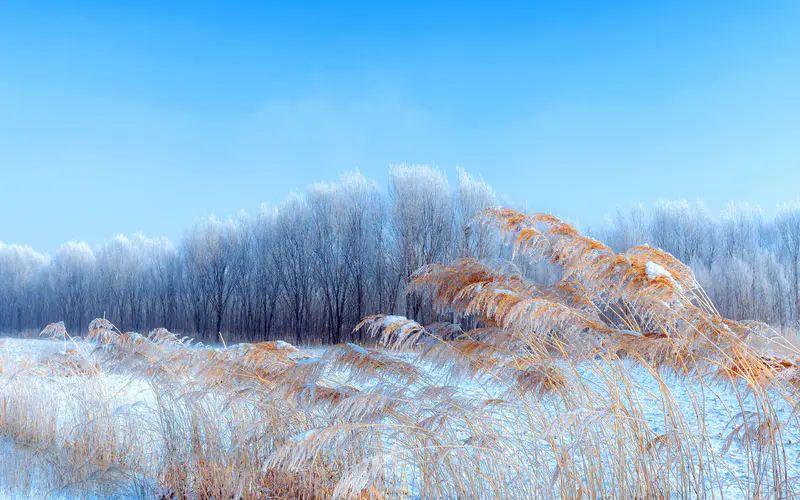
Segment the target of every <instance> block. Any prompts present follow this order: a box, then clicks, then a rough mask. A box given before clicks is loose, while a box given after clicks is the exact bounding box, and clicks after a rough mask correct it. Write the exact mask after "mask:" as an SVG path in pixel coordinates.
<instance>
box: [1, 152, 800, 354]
mask: <svg viewBox="0 0 800 500" xmlns="http://www.w3.org/2000/svg"><path fill="white" fill-rule="evenodd" d="M498 202H499V199H498V196H497V194H496V193H495V191H494V190H493V189H492V188H491V187H490V186H489V185H488V184H486V183H485V182H484V181H483V180H481V179H476V178H474V177H472V176H470V175H469V174H467V173H466V172H465V171H463V170H461V169H459V170H458V175H457V178H456V182H455V183H454V184H453V185H451V183H450V182H449V180H448V178H447V176H446V175H445V174H444V173H443V172H442V171H440V170H438V169H435V168H432V167H427V166H397V167H392V168H391V169H390V171H389V185H388V189H387V190H386V191H384V190H381V189H380V188H379V187H378V186H377V185H376V184H375V183H374V182H371V181H369V180H367V179H366V178H364V177H363V176H361V175H360V174H358V173H349V174H346V175H344V176H342V178H341V179H340V180H339V181H338V182H330V183H320V184H315V185H312V186H310V187H309V188H308V189H307V190H306V191H305V192H304V193H301V194H293V195H291V196H290V197H289V198H288V199H287V200H285V201H284V202H283V203H281V204H279V205H277V206H266V205H265V206H262V209H261V211H260V212H259V213H258V214H256V215H241V216H239V217H238V218H235V219H229V220H219V219H217V218H214V217H209V218H207V219H204V220H202V221H199V222H198V223H196V224H195V225H194V226H193V227H192V228H190V229H189V231H187V233H186V234H185V236H184V237H183V239H182V240H181V241H180V243H179V244H177V245H174V244H173V243H172V242H171V241H169V240H167V239H165V238H146V237H144V236H142V235H135V236H133V237H126V236H122V235H120V236H117V237H115V238H113V239H111V240H109V241H107V242H106V243H104V244H102V245H100V246H99V247H97V248H94V249H92V248H90V247H89V246H88V245H87V244H86V243H79V242H70V243H67V244H65V245H63V246H61V247H60V248H59V249H58V250H57V251H56V253H55V255H54V256H53V257H52V258H50V257H49V256H46V255H44V254H42V253H40V252H37V251H35V250H33V249H31V248H30V247H23V246H19V245H7V244H2V243H0V331H3V332H6V333H17V332H23V331H36V330H38V329H41V328H42V326H43V325H45V324H47V323H49V322H52V321H57V320H63V321H64V322H65V323H66V325H67V327H68V329H69V331H70V332H71V333H73V334H75V335H80V334H81V333H83V330H84V329H85V328H86V325H87V324H88V322H89V321H90V320H91V319H93V318H94V317H98V316H105V317H106V318H108V319H109V320H111V322H112V323H114V324H115V325H117V326H118V327H119V328H120V329H122V330H134V331H140V332H146V331H148V330H150V329H152V328H155V327H165V328H167V329H169V330H171V331H175V332H179V333H182V334H185V335H189V336H192V337H195V338H197V339H200V340H204V341H209V342H217V341H219V340H220V337H219V335H220V333H221V334H222V337H223V338H224V339H225V340H227V341H240V340H262V339H275V338H282V339H287V340H290V341H293V342H299V343H315V342H320V343H337V342H341V341H345V340H353V339H354V335H358V334H353V333H352V329H353V327H354V325H355V324H356V323H357V322H358V321H360V319H362V318H363V317H364V316H367V315H370V314H376V313H396V314H402V315H404V316H408V317H410V318H414V319H416V320H418V321H421V322H423V323H425V322H430V321H436V320H447V319H452V318H439V317H437V315H436V314H435V312H434V311H433V310H431V309H430V307H429V306H428V305H427V304H426V303H425V302H424V301H422V300H421V299H420V298H419V297H416V296H414V295H413V294H406V287H407V285H408V283H409V280H410V278H411V275H412V273H413V272H414V271H415V270H416V269H418V268H419V267H421V266H423V265H425V264H431V263H436V262H447V261H450V260H452V259H455V258H459V257H474V258H480V259H509V260H513V261H514V262H515V264H516V265H517V267H518V268H519V270H520V272H521V273H523V274H525V275H526V276H529V277H533V278H534V279H536V280H538V281H543V282H551V281H554V280H555V279H557V278H558V276H557V271H555V268H551V267H548V266H546V265H544V266H543V265H535V266H534V265H532V264H530V263H529V262H526V261H525V259H522V258H520V257H519V256H517V257H513V258H512V255H511V253H510V249H509V248H508V247H507V246H505V245H503V244H502V242H500V241H499V240H498V239H497V237H496V236H495V235H494V234H493V233H491V232H490V231H488V230H487V229H486V228H483V227H480V226H476V225H474V224H472V223H471V222H472V219H473V217H474V216H475V214H477V213H478V212H480V211H481V210H483V209H485V208H487V207H491V206H496V205H498ZM591 233H592V234H593V235H594V236H596V237H598V238H600V239H602V240H603V241H605V242H607V243H608V244H610V246H611V247H612V248H614V249H615V250H624V249H626V248H627V247H630V246H633V245H636V244H641V243H649V244H652V245H655V246H658V247H660V248H662V249H664V250H666V251H668V252H671V253H673V254H674V255H675V256H676V257H678V258H679V259H681V260H683V261H685V262H687V263H689V264H690V265H691V266H692V267H693V269H695V272H696V274H697V278H698V281H699V282H700V283H701V284H702V285H703V286H704V287H705V288H706V290H707V291H708V292H709V295H710V296H711V298H712V299H713V300H714V301H715V303H716V304H717V306H718V308H719V309H720V312H721V313H722V314H724V315H726V316H730V317H732V318H736V319H758V320H762V321H766V322H769V323H771V324H774V325H792V324H795V323H796V322H797V320H798V312H799V311H800V295H798V278H800V277H799V276H798V258H799V257H800V206H798V205H787V206H784V207H782V208H781V210H780V211H779V213H778V214H777V215H776V216H775V217H765V216H764V214H763V212H762V211H761V210H760V209H758V208H757V207H752V206H746V205H732V206H731V207H730V208H729V209H728V210H726V211H725V212H724V213H723V214H722V215H721V216H720V217H716V218H715V217H712V216H711V215H710V214H709V213H708V211H707V210H706V209H705V208H704V207H703V206H702V204H694V205H692V204H688V203H686V202H683V201H681V202H662V203H659V204H657V205H656V206H654V207H653V208H652V209H650V210H648V209H645V208H644V207H643V206H641V205H635V206H633V207H631V208H630V209H627V210H620V211H619V212H618V213H616V214H615V215H613V216H610V217H608V220H607V223H606V224H605V225H604V226H603V227H600V228H597V229H596V230H594V231H591ZM355 340H362V339H359V338H356V339H355Z"/></svg>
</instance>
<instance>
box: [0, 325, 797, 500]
mask: <svg viewBox="0 0 800 500" xmlns="http://www.w3.org/2000/svg"><path fill="white" fill-rule="evenodd" d="M352 348H353V349H354V350H356V352H361V350H362V348H361V347H358V346H353V347H352ZM71 349H72V350H75V349H77V350H85V352H86V353H89V352H91V351H92V349H94V345H93V344H91V343H89V342H84V341H78V342H63V341H53V340H19V339H3V340H0V363H1V364H2V366H3V375H2V378H0V380H2V385H0V395H4V394H6V393H7V392H8V391H11V390H13V389H14V384H15V381H14V376H13V375H11V376H10V375H9V374H13V373H14V371H15V369H16V368H18V367H20V366H25V365H29V364H35V363H37V362H42V361H45V360H47V359H48V358H51V357H53V356H57V355H59V354H63V353H65V352H66V351H68V350H71ZM305 352H307V353H308V354H309V355H311V356H315V357H319V356H322V355H323V354H324V352H325V349H324V348H309V349H305ZM365 352H366V351H365ZM398 356H400V357H401V358H402V359H404V360H406V361H410V362H412V363H414V362H415V360H416V357H415V355H413V354H401V355H398ZM421 368H423V370H424V371H425V373H426V374H428V375H429V376H431V377H432V378H439V379H441V380H442V382H443V383H446V382H447V380H446V375H445V374H444V373H440V372H437V371H436V370H432V369H431V368H430V367H426V366H424V365H423V366H421ZM625 372H626V373H627V374H628V375H629V376H630V377H632V379H633V380H635V386H636V387H637V391H638V392H637V394H636V395H635V399H636V400H638V401H639V402H640V404H641V406H642V409H643V412H642V413H643V415H644V418H645V420H646V422H647V424H648V427H649V428H650V429H651V430H652V431H653V432H654V433H656V434H660V433H666V432H668V431H669V429H664V428H663V427H664V425H665V418H664V412H665V410H664V408H663V407H662V402H661V400H660V398H659V396H658V395H659V394H661V392H662V391H663V388H661V387H659V386H658V382H657V380H656V379H655V378H654V377H653V376H651V375H650V374H648V373H647V372H646V371H645V370H644V369H643V368H641V367H638V366H635V365H633V364H630V365H629V366H628V365H626V366H625ZM597 374H598V372H597V370H596V368H595V369H589V368H587V369H586V370H585V371H582V372H580V373H579V375H580V377H582V378H583V382H584V383H585V384H586V385H587V386H589V387H592V388H594V389H595V390H596V391H597V392H598V393H602V392H603V391H604V390H605V389H604V388H605V387H607V384H608V381H607V380H599V379H598V376H597ZM664 380H666V381H667V382H668V383H669V391H670V393H671V395H672V397H673V398H674V400H675V402H676V403H677V405H676V408H677V409H678V410H679V411H681V412H682V413H683V420H685V421H686V422H687V423H688V424H689V425H690V426H694V425H696V423H697V419H696V417H695V414H694V411H693V408H694V407H695V404H696V402H697V401H698V394H701V396H700V401H701V402H702V405H703V410H702V411H703V412H704V416H705V418H704V425H705V433H706V434H707V436H708V437H709V442H710V444H711V446H712V447H713V448H714V455H715V457H717V459H718V463H716V464H715V466H716V467H717V469H718V470H719V471H720V473H719V475H720V476H721V477H722V484H721V485H720V489H721V490H722V492H723V494H724V496H725V498H746V497H747V492H748V485H752V484H753V481H754V478H753V477H750V476H749V474H748V466H747V464H748V461H747V456H746V454H745V451H744V450H743V449H741V448H739V447H737V446H735V445H734V446H731V447H730V449H728V450H727V451H723V450H724V449H725V444H726V443H725V442H726V438H727V436H728V435H729V434H730V432H731V430H732V422H733V421H734V418H735V416H736V415H739V414H741V413H742V409H744V411H751V410H754V409H755V408H754V407H753V406H752V405H753V402H752V401H751V400H748V399H747V397H745V398H744V399H741V398H740V397H737V395H736V394H735V393H734V392H733V391H731V390H729V389H727V388H723V387H718V388H717V387H714V386H713V385H712V386H703V385H701V384H694V383H691V382H687V381H686V380H677V379H675V380H672V379H670V378H669V377H665V378H664ZM40 383H41V384H42V385H41V391H42V392H41V394H42V397H43V398H48V399H47V401H46V402H45V404H44V405H43V406H44V407H45V408H49V409H51V410H50V411H52V412H56V413H58V412H59V411H62V409H63V408H67V407H68V406H69V404H68V403H69V401H67V400H68V399H69V398H74V397H75V396H76V392H74V391H73V390H72V389H73V388H74V389H75V391H84V392H81V397H85V398H87V400H88V401H91V400H92V398H97V400H98V401H99V400H100V399H102V400H103V401H104V403H103V404H105V405H107V406H108V407H107V408H106V409H105V410H104V411H105V412H106V413H107V414H109V415H117V414H119V413H120V412H121V411H122V410H124V412H125V415H126V418H132V417H134V416H137V415H138V416H141V417H142V418H149V417H151V416H152V415H154V414H155V413H156V412H155V410H154V409H153V407H154V406H155V404H156V403H155V394H154V392H153V389H152V386H151V385H150V384H148V383H147V382H146V381H142V380H141V379H139V378H136V377H131V376H128V375H125V374H118V373H104V374H103V375H102V376H101V377H99V380H96V381H95V382H93V385H92V386H91V387H89V388H86V387H83V386H81V387H80V388H77V384H78V383H79V382H75V384H76V385H75V387H73V386H72V385H71V384H72V382H71V381H69V380H66V381H64V380H60V381H59V382H58V384H56V385H53V386H52V387H50V386H48V383H47V377H44V378H43V380H42V381H41V382H40ZM487 387H490V386H488V385H487V384H484V383H479V382H478V381H464V382H461V388H462V389H463V390H464V391H466V392H470V391H473V392H481V391H483V392H484V393H486V391H487ZM488 390H491V389H488ZM86 391H89V392H88V393H87V392H86ZM91 391H95V392H91ZM487 396H489V397H500V392H499V388H498V393H497V394H487ZM109 402H110V403H109ZM773 403H774V404H775V406H776V412H777V414H778V416H779V417H781V420H782V421H783V422H786V423H787V425H786V426H785V427H784V428H783V429H782V439H783V445H784V450H785V453H786V463H788V464H790V466H800V430H799V429H798V428H797V426H796V424H795V422H796V420H793V419H789V415H790V414H791V412H792V410H793V408H791V407H790V406H789V405H788V404H787V403H786V402H785V401H783V400H781V399H780V398H777V397H776V398H775V399H774V401H773ZM109 405H110V406H109ZM543 408H544V411H548V409H547V406H546V405H545V406H544V407H543ZM594 410H595V409H593V408H586V409H585V411H587V412H590V411H594ZM669 411H673V410H669ZM73 418H76V416H75V415H68V414H67V413H58V415H57V418H56V419H55V422H56V424H57V425H60V426H69V425H74V422H73V421H72V420H71V419H73ZM304 438H305V436H304V435H298V439H304ZM132 439H138V440H145V439H148V436H146V435H145V434H142V435H139V436H135V437H132ZM57 469H58V464H54V463H52V457H45V456H43V455H41V454H40V453H37V449H36V447H31V446H27V445H25V446H23V445H20V444H19V443H17V442H15V441H14V440H13V439H11V438H9V437H8V436H3V437H1V438H0V498H43V497H44V496H45V495H46V496H47V497H48V498H69V497H71V496H72V495H73V494H74V490H70V489H66V490H64V491H53V490H52V489H49V488H48V487H47V486H46V485H50V484H53V479H54V478H53V477H52V475H53V474H56V473H57V472H58V470H57ZM789 474H790V476H797V471H796V470H790V471H789ZM43 488H44V489H43ZM131 491H133V490H131ZM98 496H102V495H100V494H98ZM130 496H136V494H135V493H130Z"/></svg>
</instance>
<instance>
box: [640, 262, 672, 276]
mask: <svg viewBox="0 0 800 500" xmlns="http://www.w3.org/2000/svg"><path fill="white" fill-rule="evenodd" d="M644 270H645V272H646V273H647V279H649V280H654V279H656V278H660V277H662V276H666V277H667V278H671V277H672V275H671V274H670V273H669V271H667V270H666V269H664V267H663V266H660V265H658V264H656V263H655V262H653V261H652V260H648V261H647V264H645V265H644Z"/></svg>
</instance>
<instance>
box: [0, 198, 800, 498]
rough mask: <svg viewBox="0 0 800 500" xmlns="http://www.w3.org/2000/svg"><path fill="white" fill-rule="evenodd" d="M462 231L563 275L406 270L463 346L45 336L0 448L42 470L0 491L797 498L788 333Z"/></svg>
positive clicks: (534, 224) (511, 230) (396, 336)
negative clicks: (536, 279) (52, 348)
mask: <svg viewBox="0 0 800 500" xmlns="http://www.w3.org/2000/svg"><path fill="white" fill-rule="evenodd" d="M476 223H483V224H489V225H492V226H494V227H496V228H498V229H499V231H500V233H501V235H502V236H503V237H505V238H507V239H508V240H509V242H510V243H511V244H512V245H513V246H514V248H515V251H517V252H520V253H523V254H525V255H526V256H527V257H529V258H531V259H533V260H548V261H550V262H553V263H555V264H557V265H559V266H560V267H561V269H562V271H563V273H562V278H561V280H560V281H558V282H556V283H555V284H553V285H550V286H542V285H539V284H536V283H532V282H530V281H529V280H527V279H525V278H524V277H523V276H521V275H520V273H518V272H517V271H516V269H515V268H514V267H513V266H512V265H510V264H505V263H487V262H482V261H476V260H472V259H462V260H458V261H456V262H453V263H450V264H442V265H434V266H430V267H427V268H424V269H421V270H419V271H418V272H417V274H416V275H415V280H414V293H420V294H424V295H425V296H426V297H428V298H429V300H430V301H431V302H432V303H433V304H434V306H435V307H436V308H437V309H438V310H440V311H441V312H442V313H447V314H449V315H451V316H452V317H454V318H461V319H464V318H468V319H469V322H467V323H468V324H477V325H478V328H474V329H471V330H467V331H464V330H463V329H462V327H461V326H460V325H459V324H442V323H439V324H434V325H428V326H423V325H419V324H417V323H415V322H413V321H411V320H408V319H406V318H402V317H394V316H375V317H370V318H366V319H365V320H364V321H363V322H362V323H361V325H359V328H363V329H366V331H367V332H368V333H369V334H370V335H372V336H374V337H376V338H377V340H378V346H379V347H377V348H365V347H362V346H358V345H353V344H343V345H338V346H333V347H330V348H328V349H327V350H325V351H324V353H323V354H321V355H320V356H319V357H315V356H313V353H309V352H303V351H299V350H297V349H296V348H294V347H292V346H290V345H288V344H285V343H283V342H264V343H259V344H239V345H235V346H230V347H227V348H225V349H210V348H207V347H205V346H202V345H194V344H192V343H191V342H190V341H188V340H187V339H180V338H177V337H176V336H175V335H173V334H171V333H170V332H167V331H166V330H163V329H162V330H157V331H154V332H152V333H151V334H150V335H148V336H147V337H143V336H140V335H138V334H136V333H122V332H119V331H117V330H116V329H115V328H114V327H113V325H111V324H110V323H108V322H107V321H105V320H95V321H93V322H92V324H91V325H90V328H89V330H90V332H89V335H88V336H87V339H86V340H74V339H72V340H70V339H69V336H68V335H67V334H66V332H62V331H61V329H59V328H58V327H57V325H56V326H50V327H48V328H49V329H48V330H47V333H48V334H49V335H50V336H54V337H63V338H64V340H63V341H62V344H61V345H62V346H63V347H64V348H63V349H59V350H58V351H57V352H54V353H51V354H49V355H45V356H43V357H42V358H41V359H36V360H31V359H5V360H3V363H2V366H3V372H2V374H0V384H1V385H0V434H2V435H3V436H5V437H6V438H8V439H9V440H10V441H11V443H13V446H14V447H15V449H16V450H20V449H24V450H26V456H30V457H32V458H30V463H31V464H33V465H31V467H32V468H38V469H39V470H42V471H44V472H42V474H41V477H40V478H38V479H35V480H31V479H30V478H28V479H26V480H24V481H23V480H22V479H20V478H19V477H16V476H15V479H14V480H15V481H17V483H20V482H21V483H24V484H26V485H27V487H28V488H29V491H33V489H35V488H38V490H42V489H44V490H46V491H51V492H56V493H58V492H66V493H68V494H70V495H74V494H81V495H84V496H90V497H91V496H99V497H103V496H111V495H120V496H128V497H130V496H133V497H136V496H138V497H143V498H151V497H161V498H209V499H210V498H231V499H240V498H241V499H260V498H362V499H368V498H370V499H371V498H447V499H449V498H453V499H455V498H498V499H500V498H502V499H505V498H563V497H571V498H580V497H584V496H586V497H591V498H698V497H708V498H717V497H720V498H722V497H731V496H732V497H737V496H744V497H748V498H790V497H792V496H795V495H797V494H798V493H800V492H799V491H798V486H796V484H797V470H796V468H795V467H796V458H797V457H796V454H794V455H793V453H796V451H794V450H793V449H792V448H791V446H792V445H791V444H790V442H791V441H792V440H793V439H796V435H797V425H798V421H797V417H798V415H797V412H796V411H794V409H795V408H797V403H798V390H799V389H800V370H799V369H798V361H797V360H798V349H797V348H796V346H797V343H796V338H797V337H796V335H793V334H792V335H790V334H788V332H775V331H773V330H771V329H770V328H769V327H768V326H767V325H763V324H759V323H753V322H734V321H730V320H727V319H725V318H722V317H721V316H720V315H719V314H718V313H717V312H716V310H715V308H714V305H713V304H712V303H711V301H710V300H709V299H708V297H707V296H706V294H705V293H704V292H703V290H702V289H701V288H700V287H699V286H698V285H697V283H696V280H695V279H694V275H693V274H692V271H691V270H690V269H689V268H688V267H686V266H685V265H684V264H682V263H681V262H679V261H677V260H676V259H675V258H674V257H672V256H671V255H669V254H666V253H664V252H662V251H659V250H657V249H654V248H651V247H636V248H633V249H631V250H629V251H627V252H625V253H624V254H615V253H613V252H611V251H610V250H609V249H608V247H606V246H605V245H603V244H602V243H600V242H597V241H595V240H592V239H590V238H586V237H583V236H581V235H580V234H578V233H577V232H576V231H575V230H574V229H573V228H571V227H570V226H569V225H567V224H565V223H564V222H562V221H560V220H558V219H556V218H554V217H552V216H548V215H545V214H534V215H522V214H519V213H516V212H513V211H510V210H500V209H497V210H490V211H487V212H485V213H484V214H482V215H481V216H480V217H479V219H478V220H477V221H476ZM467 323H464V324H467ZM720 419H723V420H724V423H723V424H721V427H720V424H719V420H720ZM5 466H6V467H11V464H5ZM9 481H10V479H9ZM17 486H18V487H19V484H17Z"/></svg>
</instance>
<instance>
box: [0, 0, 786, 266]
mask: <svg viewBox="0 0 800 500" xmlns="http://www.w3.org/2000/svg"><path fill="white" fill-rule="evenodd" d="M123 3H125V4H127V5H126V6H125V7H123V6H122V4H123ZM275 4H277V2H274V3H273V2H252V3H247V2H243V1H242V2H227V1H220V2H203V1H198V0H194V1H186V2H183V1H169V2H164V1H147V0H145V1H138V2H105V1H97V2H88V1H72V2H55V1H54V2H37V1H32V0H26V1H14V0H0V241H5V242H7V243H22V244H29V245H33V246H34V247H36V248H38V249H41V250H44V251H46V252H50V253H52V252H53V251H54V250H55V249H56V248H57V247H58V245H59V244H61V243H63V242H65V241H67V240H70V239H76V240H86V241H88V242H89V243H90V244H96V243H99V242H101V241H103V240H105V239H107V238H109V237H111V236H113V235H115V234H117V233H120V232H124V233H133V232H137V231H142V232H144V233H145V234H146V235H148V236H159V235H164V236H168V237H170V238H173V239H179V238H180V236H181V235H182V234H183V232H184V230H185V229H186V228H187V227H188V226H189V225H190V224H191V223H192V222H193V221H194V220H195V219H196V218H197V217H201V216H204V215H207V214H208V213H211V212H214V213H215V214H216V215H217V216H220V217H227V216H228V215H233V214H236V212H237V211H238V210H239V209H245V210H248V211H251V212H252V211H255V210H256V209H257V207H258V205H259V203H260V202H262V201H268V202H277V201H280V200H281V199H283V198H284V197H285V196H286V194H287V193H288V192H289V191H291V190H302V189H304V188H305V186H306V185H308V184H309V183H312V182H315V181H322V180H332V179H336V178H338V176H339V174H340V173H342V172H344V171H347V170H352V169H359V170H360V171H361V172H362V173H363V174H365V175H366V176H367V177H370V178H373V179H375V180H376V181H378V183H379V184H380V185H385V184H386V180H387V167H388V165H389V164H393V163H403V162H408V163H428V164H435V165H438V166H440V167H442V168H444V169H446V170H447V171H448V172H449V173H450V174H451V176H452V177H454V175H453V174H454V173H455V167H456V166H457V165H461V166H464V167H465V168H466V169H467V170H468V171H469V172H471V173H473V174H475V175H480V176H482V177H483V178H484V179H485V180H487V181H488V182H489V183H490V184H492V185H493V186H494V187H495V189H497V190H498V191H499V192H501V193H503V194H505V195H507V196H508V197H510V198H511V199H512V200H514V202H515V203H516V204H517V205H518V206H520V207H523V208H527V209H528V210H536V211H550V212H554V213H556V214H558V215H561V216H563V217H567V218H569V219H571V220H578V221H580V222H581V223H583V225H584V226H585V225H594V224H597V223H599V222H600V221H601V220H602V215H603V214H605V213H607V212H611V211H613V210H614V209H615V208H616V207H617V206H619V205H627V204H628V203H629V202H630V201H632V200H636V201H642V202H644V203H645V204H651V203H653V202H654V201H656V200H657V199H659V198H686V199H689V200H695V199H703V200H704V201H705V202H706V204H707V205H708V206H709V207H710V208H711V209H712V210H717V209H720V208H721V207H722V206H723V205H724V204H725V203H726V202H727V201H729V200H737V201H749V202H754V203H759V204H761V205H762V206H764V208H765V209H767V212H768V213H769V209H772V208H773V207H774V206H775V205H777V204H778V203H780V202H784V201H789V200H793V199H797V198H800V2H796V1H793V0H792V1H783V2H781V1H775V2H770V1H764V2H753V1H703V2H698V1H690V2H678V1H662V2H660V4H659V5H656V2H641V1H635V2H633V1H632V2H594V1H586V2H566V1H564V2H561V1H558V2H557V1H548V2H526V3H525V4H522V3H520V4H501V3H498V2H482V3H470V2H465V1H459V2H439V3H437V5H436V6H433V5H431V4H432V2H419V3H415V2H403V3H402V5H398V6H396V7H387V6H385V5H382V4H380V3H379V2H363V3H357V2H330V3H329V4H326V5H325V4H317V3H314V2H285V3H284V5H283V6H282V7H278V6H276V5H275ZM452 177H451V178H452Z"/></svg>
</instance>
